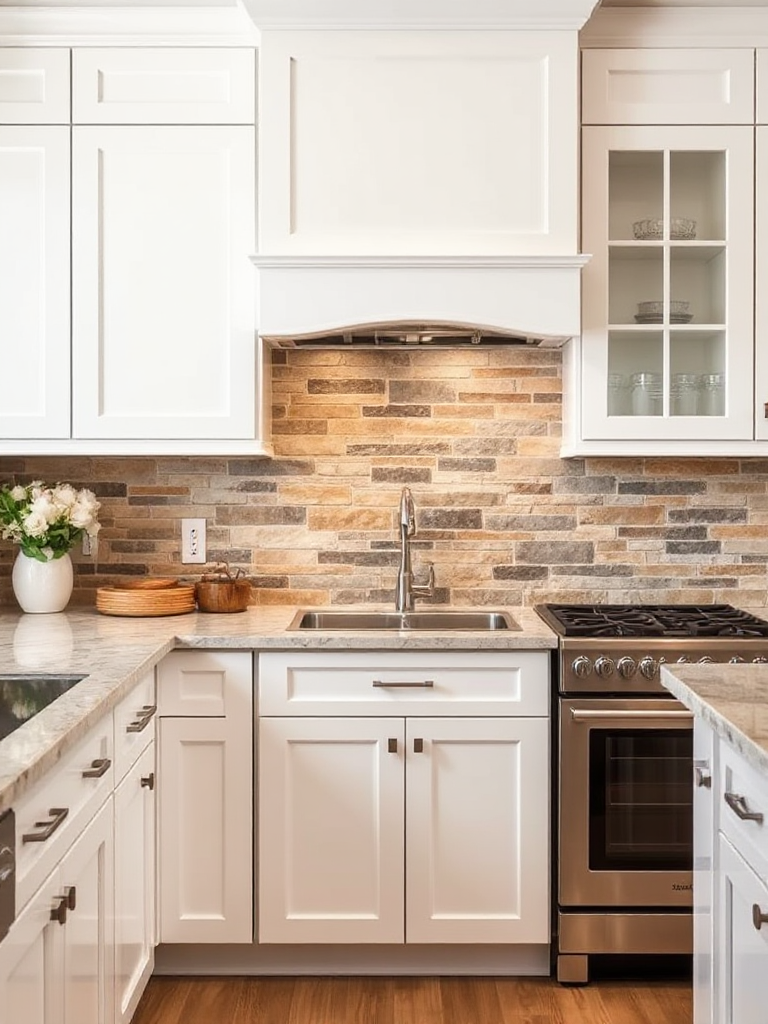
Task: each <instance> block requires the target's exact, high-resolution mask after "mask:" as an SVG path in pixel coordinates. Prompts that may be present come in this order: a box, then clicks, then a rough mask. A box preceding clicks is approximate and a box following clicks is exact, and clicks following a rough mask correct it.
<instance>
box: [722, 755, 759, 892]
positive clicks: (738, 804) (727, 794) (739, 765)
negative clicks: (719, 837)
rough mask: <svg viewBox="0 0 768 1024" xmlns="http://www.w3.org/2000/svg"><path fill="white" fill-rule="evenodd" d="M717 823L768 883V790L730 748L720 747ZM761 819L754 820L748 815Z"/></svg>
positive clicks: (742, 759)
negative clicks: (760, 817)
mask: <svg viewBox="0 0 768 1024" xmlns="http://www.w3.org/2000/svg"><path fill="white" fill-rule="evenodd" d="M718 778H719V784H718V788H719V793H718V802H717V811H716V814H717V820H718V822H719V826H720V831H721V832H722V833H723V835H724V836H725V837H726V838H727V839H728V840H729V841H730V842H731V843H732V844H733V845H734V846H735V847H736V849H737V850H738V851H739V853H740V854H741V855H742V856H743V857H744V858H745V859H746V860H747V861H748V862H749V864H750V866H751V867H752V868H753V869H754V870H755V871H756V872H757V873H758V874H759V875H760V877H761V878H762V879H763V880H764V881H768V786H766V784H765V776H764V775H761V773H760V772H758V771H757V770H756V769H754V768H753V767H752V766H751V765H750V764H748V763H747V761H746V760H745V759H744V758H743V757H742V756H741V755H740V754H738V753H737V752H736V751H735V750H734V749H733V748H732V747H731V746H729V744H727V743H723V742H721V743H720V744H719V767H718ZM752 814H756V815H762V816H763V817H762V820H755V819H754V818H750V817H747V816H748V815H752Z"/></svg>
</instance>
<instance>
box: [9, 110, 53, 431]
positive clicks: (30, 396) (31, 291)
mask: <svg viewBox="0 0 768 1024" xmlns="http://www.w3.org/2000/svg"><path fill="white" fill-rule="evenodd" d="M0 224H2V231H0V339H2V342H1V344H2V354H3V372H2V375H1V376H0V439H12V438H66V437H69V375H70V354H69V128H66V127H64V126H59V125H56V126H43V125H41V126H36V127H31V126H17V127H9V126H0Z"/></svg>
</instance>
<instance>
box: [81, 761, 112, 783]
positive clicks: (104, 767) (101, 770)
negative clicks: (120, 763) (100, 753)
mask: <svg viewBox="0 0 768 1024" xmlns="http://www.w3.org/2000/svg"><path fill="white" fill-rule="evenodd" d="M111 764H112V762H111V761H110V759H109V758H108V757H97V758H96V760H95V761H91V767H90V768H86V769H85V771H84V772H83V778H84V779H100V778H101V777H102V776H104V775H106V774H107V772H108V771H109V766H110V765H111Z"/></svg>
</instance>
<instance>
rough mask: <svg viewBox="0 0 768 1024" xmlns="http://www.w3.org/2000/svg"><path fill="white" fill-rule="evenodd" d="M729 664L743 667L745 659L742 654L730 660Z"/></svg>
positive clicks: (735, 655)
mask: <svg viewBox="0 0 768 1024" xmlns="http://www.w3.org/2000/svg"><path fill="white" fill-rule="evenodd" d="M728 662H729V663H730V664H731V665H743V664H744V659H743V658H742V657H741V655H740V654H734V656H733V657H732V658H729V659H728Z"/></svg>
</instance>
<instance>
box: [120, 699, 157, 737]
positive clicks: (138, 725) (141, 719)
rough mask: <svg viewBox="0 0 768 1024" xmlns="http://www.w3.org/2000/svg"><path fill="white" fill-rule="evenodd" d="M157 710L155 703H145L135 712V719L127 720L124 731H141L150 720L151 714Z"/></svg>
mask: <svg viewBox="0 0 768 1024" xmlns="http://www.w3.org/2000/svg"><path fill="white" fill-rule="evenodd" d="M156 711H157V704H145V705H144V707H143V708H142V709H141V711H139V712H137V714H136V721H135V722H129V724H128V725H127V726H126V727H125V731H126V732H143V731H144V730H145V729H146V728H147V726H148V725H149V723H150V722H151V721H152V716H153V715H154V713H155V712H156Z"/></svg>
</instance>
